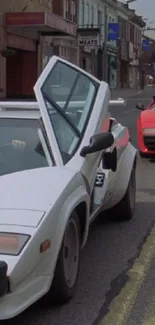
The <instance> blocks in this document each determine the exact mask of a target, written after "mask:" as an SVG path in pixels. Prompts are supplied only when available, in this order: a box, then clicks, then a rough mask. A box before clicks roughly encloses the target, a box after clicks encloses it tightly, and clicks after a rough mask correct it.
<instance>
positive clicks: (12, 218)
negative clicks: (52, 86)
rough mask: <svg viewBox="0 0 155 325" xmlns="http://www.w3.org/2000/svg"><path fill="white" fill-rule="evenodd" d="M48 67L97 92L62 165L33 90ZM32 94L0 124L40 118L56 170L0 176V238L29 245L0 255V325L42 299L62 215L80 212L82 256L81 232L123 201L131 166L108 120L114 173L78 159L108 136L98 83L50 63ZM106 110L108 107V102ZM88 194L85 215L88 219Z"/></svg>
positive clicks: (131, 154) (106, 94) (105, 97)
mask: <svg viewBox="0 0 155 325" xmlns="http://www.w3.org/2000/svg"><path fill="white" fill-rule="evenodd" d="M56 62H62V63H64V64H65V65H67V66H69V67H71V68H74V69H75V70H77V71H78V72H81V73H82V74H83V75H85V76H87V77H89V78H90V80H93V81H94V82H96V83H97V84H98V85H99V89H98V91H97V95H96V97H95V101H94V102H93V110H92V111H91V114H90V116H89V119H88V123H87V126H86V129H85V132H84V133H83V136H82V139H81V142H80V144H79V146H78V148H77V150H76V151H75V153H74V154H73V155H72V157H71V159H70V160H69V161H68V162H67V163H66V164H64V163H63V160H62V155H61V152H60V148H59V145H58V140H57V138H56V136H55V133H54V129H53V127H52V124H51V121H50V118H49V115H48V109H47V107H46V105H45V101H44V98H43V94H42V90H41V88H42V85H43V83H44V81H45V80H46V79H47V77H48V75H49V73H50V72H51V71H52V69H53V67H54V65H55V64H56ZM34 89H35V94H36V99H37V102H30V103H28V102H14V103H13V102H0V119H1V118H5V119H7V118H9V119H24V120H26V119H31V120H40V118H41V119H42V120H43V124H44V128H45V130H46V134H47V137H48V141H49V146H50V148H51V151H52V154H53V156H54V160H55V162H56V166H53V165H52V163H51V164H50V163H49V167H45V168H36V169H30V170H23V171H19V172H14V173H10V174H7V175H3V176H1V182H0V197H1V200H0V215H1V216H0V234H1V233H3V232H4V233H17V234H27V235H30V236H31V238H30V239H29V241H28V242H27V243H26V245H25V246H24V248H23V249H22V251H21V253H20V254H19V255H17V256H12V255H4V254H3V255H2V254H0V261H5V262H6V263H7V265H8V271H7V276H8V279H9V284H10V292H9V293H7V294H5V295H4V296H2V297H0V320H3V319H9V318H12V317H14V316H16V315H18V314H19V313H21V312H22V311H23V310H25V309H26V308H28V307H29V306H30V305H31V304H33V303H34V302H35V301H37V300H38V299H39V298H40V297H42V296H43V295H44V294H46V293H47V292H48V290H49V289H50V287H51V284H52V280H53V275H54V271H55V267H56V262H57V259H58V255H59V251H60V248H61V243H62V240H63V236H64V232H65V228H66V225H67V222H68V220H69V218H70V215H71V214H72V212H73V211H74V210H75V209H76V208H77V207H78V206H79V205H80V204H84V206H85V215H80V216H79V217H80V218H85V219H84V220H85V228H84V234H83V237H82V243H81V248H83V247H84V244H85V243H86V240H87V237H88V232H89V225H90V223H91V221H92V220H93V219H94V217H95V216H96V214H97V212H98V211H99V210H106V209H109V208H110V207H113V206H114V205H115V204H117V203H118V202H119V201H120V200H121V199H122V197H123V196H124V194H125V192H126V189H127V186H128V182H129V179H130V174H131V171H132V168H133V164H134V162H135V159H136V149H135V148H134V147H133V146H132V144H131V143H130V142H129V132H128V129H127V128H126V127H124V126H122V125H121V124H119V123H118V122H117V121H116V120H115V119H112V118H111V122H112V121H113V123H112V126H111V130H110V132H111V133H112V134H113V137H114V144H113V145H112V147H111V148H108V149H107V151H112V150H113V148H114V147H116V148H117V153H118V166H117V170H116V172H112V171H110V170H104V169H103V168H102V162H101V158H102V153H103V152H102V151H100V152H97V153H92V154H88V155H86V157H81V156H80V152H81V149H82V148H83V147H84V146H87V145H89V141H90V138H91V136H92V135H94V134H97V133H102V132H108V131H109V128H110V114H109V111H108V106H109V100H110V91H109V87H108V85H107V84H106V83H104V82H100V81H99V80H97V79H96V78H94V77H93V76H92V75H90V74H88V73H86V72H84V71H83V70H81V69H80V68H78V67H76V66H74V65H72V64H70V63H68V62H66V61H65V60H62V59H60V58H57V57H55V56H54V57H52V59H51V61H50V62H49V63H48V64H47V66H46V67H45V69H44V71H43V72H42V74H41V76H40V77H39V79H38V81H37V83H36V85H35V88H34ZM83 103H84V102H83V101H81V100H77V102H76V105H78V107H81V109H82V108H83V106H84V104H83ZM124 103H125V101H123V100H122V99H121V103H120V104H122V105H124ZM57 104H58V105H59V107H61V105H62V107H63V105H64V103H63V101H60V102H59V101H58V102H57ZM111 104H116V101H114V103H112V102H111ZM70 105H71V107H73V108H74V102H72V101H71V102H70ZM76 105H75V109H76ZM80 105H81V106H80ZM9 109H11V110H9ZM83 109H84V108H83ZM51 161H52V159H51ZM97 172H98V173H103V174H104V182H103V185H102V187H97V186H95V185H94V184H95V177H96V174H97ZM118 180H119V182H118ZM12 184H14V186H12ZM118 184H119V188H118ZM93 191H94V201H93V212H90V205H91V199H92V197H91V194H92V192H93ZM45 240H50V242H51V246H50V247H49V249H48V250H46V251H45V252H44V253H41V252H40V245H41V244H42V243H43V242H44V241H45Z"/></svg>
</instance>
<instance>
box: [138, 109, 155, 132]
mask: <svg viewBox="0 0 155 325" xmlns="http://www.w3.org/2000/svg"><path fill="white" fill-rule="evenodd" d="M141 121H142V127H143V128H144V127H150V128H151V127H155V111H151V110H146V111H144V112H142V113H141Z"/></svg>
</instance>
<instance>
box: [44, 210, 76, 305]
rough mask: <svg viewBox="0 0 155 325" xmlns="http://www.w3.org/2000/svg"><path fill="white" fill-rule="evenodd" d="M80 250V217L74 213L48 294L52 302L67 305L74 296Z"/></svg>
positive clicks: (69, 222)
mask: <svg viewBox="0 0 155 325" xmlns="http://www.w3.org/2000/svg"><path fill="white" fill-rule="evenodd" d="M80 250H81V234H80V223H79V218H78V215H77V214H76V212H74V213H73V214H72V215H71V217H70V219H69V221H68V224H67V227H66V230H65V234H64V238H63V241H62V245H61V249H60V253H59V257H58V261H57V265H56V269H55V274H54V279H53V283H52V286H51V289H50V291H49V293H48V296H49V294H50V296H51V297H52V302H55V303H66V302H67V301H69V300H70V299H71V298H72V296H73V295H74V293H75V291H76V285H77V280H78V275H79V265H80ZM50 301H51V299H50Z"/></svg>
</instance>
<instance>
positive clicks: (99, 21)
mask: <svg viewBox="0 0 155 325" xmlns="http://www.w3.org/2000/svg"><path fill="white" fill-rule="evenodd" d="M97 20H98V26H101V25H102V11H100V10H98V19H97Z"/></svg>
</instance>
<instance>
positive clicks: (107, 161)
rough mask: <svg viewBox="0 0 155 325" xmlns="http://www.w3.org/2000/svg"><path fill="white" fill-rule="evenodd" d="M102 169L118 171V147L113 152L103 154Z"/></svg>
mask: <svg viewBox="0 0 155 325" xmlns="http://www.w3.org/2000/svg"><path fill="white" fill-rule="evenodd" d="M102 168H103V169H108V170H112V171H113V172H115V171H116V170H117V149H116V147H115V148H114V149H113V151H112V152H103V155H102Z"/></svg>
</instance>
